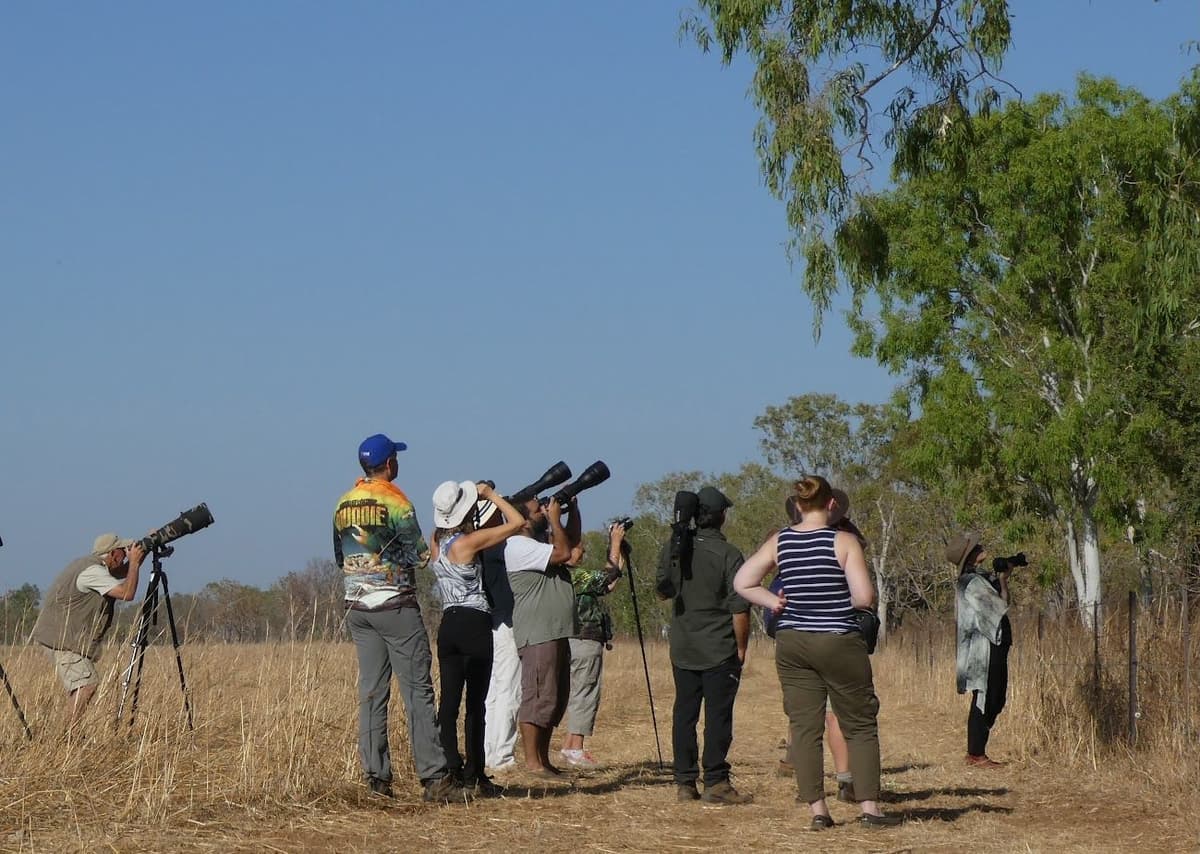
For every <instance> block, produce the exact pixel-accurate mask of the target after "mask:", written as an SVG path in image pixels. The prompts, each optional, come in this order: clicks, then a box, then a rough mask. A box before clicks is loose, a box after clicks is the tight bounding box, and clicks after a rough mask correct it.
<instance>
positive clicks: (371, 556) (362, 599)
mask: <svg viewBox="0 0 1200 854" xmlns="http://www.w3.org/2000/svg"><path fill="white" fill-rule="evenodd" d="M333 554H334V559H335V560H336V561H337V565H338V567H339V568H341V570H342V573H343V577H344V579H345V583H346V601H347V602H356V603H359V604H361V605H364V606H366V607H368V608H374V607H376V606H378V605H382V604H383V603H384V602H386V601H387V600H388V599H391V598H392V597H393V596H396V595H398V594H413V593H415V592H416V578H415V573H416V571H417V570H418V569H420V568H421V567H423V566H425V565H426V564H427V563H428V562H429V547H428V546H427V545H425V539H424V537H422V536H421V528H420V526H419V525H418V524H417V516H416V513H415V512H414V511H413V506H412V502H411V501H409V500H408V496H406V495H405V494H404V493H403V492H401V491H400V490H399V489H398V488H397V487H396V486H395V485H394V484H392V483H391V482H390V481H386V480H373V479H371V478H365V477H364V478H360V479H359V480H358V482H357V483H356V484H354V488H353V489H351V490H350V491H349V492H347V493H346V494H345V495H343V496H342V497H341V499H340V500H339V501H338V504H337V509H336V510H334V512H333Z"/></svg>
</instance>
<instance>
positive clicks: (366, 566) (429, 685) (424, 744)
mask: <svg viewBox="0 0 1200 854" xmlns="http://www.w3.org/2000/svg"><path fill="white" fill-rule="evenodd" d="M407 447H408V446H407V445H405V444H404V443H403V442H393V441H392V440H391V439H389V438H388V437H387V436H385V435H383V434H382V433H376V434H375V435H374V436H368V437H367V438H366V439H364V440H363V441H362V444H360V445H359V446H358V462H359V465H360V466H362V470H363V477H361V478H359V479H358V482H357V483H355V484H354V488H353V489H351V490H350V491H349V492H347V493H346V494H345V495H343V496H342V497H341V499H340V500H339V501H338V503H337V508H336V509H335V510H334V513H333V554H334V559H335V560H336V561H337V565H338V567H339V568H340V569H341V570H342V575H343V578H344V580H345V585H346V591H345V597H346V608H347V609H348V610H347V614H346V625H347V627H348V628H349V629H350V636H351V637H352V638H353V639H354V646H355V648H356V650H357V651H358V749H359V754H360V756H361V758H362V764H363V771H364V773H365V775H366V778H367V785H368V786H369V787H370V789H371V791H372V792H374V793H376V794H381V795H387V796H390V795H391V794H392V763H391V759H390V756H389V754H388V725H387V721H388V700H389V698H390V697H391V690H392V674H393V673H395V675H396V678H397V680H398V681H399V683H400V696H401V698H402V699H403V701H404V708H405V711H406V712H407V713H408V737H409V744H410V747H411V749H412V755H413V767H414V768H415V769H416V772H417V776H418V777H419V778H420V780H421V784H422V785H423V786H424V788H425V800H427V801H437V802H446V801H460V800H462V799H463V797H464V793H463V791H462V789H461V787H459V786H458V785H457V783H456V782H455V780H454V777H453V775H451V774H450V773H449V771H448V770H447V767H446V754H445V752H444V751H443V750H442V743H441V739H440V737H439V735H438V727H437V716H436V712H435V708H434V702H433V680H432V679H431V678H430V673H429V670H430V666H431V664H432V662H433V655H432V653H431V651H430V647H429V635H428V634H427V633H426V631H425V624H424V622H423V621H422V620H421V609H420V607H419V606H418V604H417V588H416V577H415V574H416V571H417V570H418V569H421V568H422V567H424V566H425V565H426V564H428V563H429V547H428V546H426V545H425V539H424V537H422V535H421V528H420V526H419V525H418V524H417V517H416V513H415V511H414V510H413V505H412V502H411V501H409V500H408V496H406V495H405V494H404V493H403V492H401V491H400V489H399V488H398V487H397V486H396V485H395V483H393V481H395V479H396V475H397V473H398V466H399V464H398V462H397V459H396V454H397V453H398V452H399V451H403V450H405V449H406V448H407Z"/></svg>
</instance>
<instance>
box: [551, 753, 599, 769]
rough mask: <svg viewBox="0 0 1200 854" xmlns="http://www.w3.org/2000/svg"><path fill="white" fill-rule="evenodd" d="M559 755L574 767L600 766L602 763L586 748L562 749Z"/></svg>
mask: <svg viewBox="0 0 1200 854" xmlns="http://www.w3.org/2000/svg"><path fill="white" fill-rule="evenodd" d="M558 753H559V755H560V756H561V757H562V758H563V760H564V761H565V762H566V763H567V764H568V765H570V766H571V767H572V768H599V767H600V763H599V762H597V761H596V759H595V757H594V756H592V754H590V753H588V752H587V751H586V750H560V751H558Z"/></svg>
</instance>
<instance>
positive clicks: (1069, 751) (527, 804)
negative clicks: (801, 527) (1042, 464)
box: [0, 632, 1200, 854]
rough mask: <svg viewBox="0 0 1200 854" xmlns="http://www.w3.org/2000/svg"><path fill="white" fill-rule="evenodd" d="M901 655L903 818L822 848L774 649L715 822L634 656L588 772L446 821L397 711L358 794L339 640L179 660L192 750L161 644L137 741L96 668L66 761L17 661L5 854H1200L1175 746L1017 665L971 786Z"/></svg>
mask: <svg viewBox="0 0 1200 854" xmlns="http://www.w3.org/2000/svg"><path fill="white" fill-rule="evenodd" d="M912 634H913V638H914V643H913V644H909V645H906V642H905V638H904V637H903V636H901V637H900V638H899V639H898V642H895V643H893V644H892V645H891V646H890V647H889V648H888V649H886V650H883V651H881V652H880V653H879V654H878V655H876V657H875V668H876V682H877V689H878V693H879V696H880V698H881V702H882V705H883V711H882V714H881V730H882V732H881V734H882V742H883V759H884V762H883V764H884V769H885V777H884V786H885V789H886V796H885V801H886V803H885V806H886V808H887V809H888V810H889V811H897V812H902V813H904V814H906V815H907V816H908V819H909V821H908V823H907V824H906V825H905V826H904V827H902V828H899V829H895V830H884V831H873V830H866V829H862V828H860V827H858V826H856V825H855V824H853V823H852V822H850V819H852V818H853V817H854V816H855V815H856V814H857V810H856V808H854V807H851V806H848V805H845V804H840V803H837V802H836V801H832V800H831V809H832V811H833V814H834V817H835V819H836V820H837V821H838V822H839V825H838V826H837V827H835V828H833V829H831V830H829V831H825V832H824V833H821V834H812V833H808V832H806V827H807V825H808V816H807V810H806V809H805V808H803V807H801V806H798V805H796V804H795V803H794V801H793V798H794V785H793V783H792V781H790V780H787V779H783V778H780V777H778V776H776V773H775V771H776V762H777V759H778V757H779V753H780V752H779V750H778V742H779V739H780V737H781V735H782V734H783V730H784V717H783V712H782V709H781V707H780V701H779V687H778V684H777V682H776V679H775V674H774V667H773V663H772V659H771V655H772V648H771V646H770V645H769V642H762V643H760V642H755V644H754V646H753V647H752V649H751V660H750V662H749V664H748V667H747V672H746V675H745V679H744V681H743V686H742V692H741V694H740V695H739V697H738V704H737V709H736V737H735V741H734V747H733V751H732V756H731V758H732V761H733V765H734V774H735V777H734V782H735V785H737V786H738V787H739V788H741V789H742V790H746V791H750V792H753V793H754V795H755V798H756V800H755V803H754V804H752V805H749V806H744V807H724V808H721V807H709V806H706V805H703V804H701V803H695V804H677V803H676V802H675V798H674V794H675V793H674V788H673V786H672V785H671V781H670V776H669V774H668V773H664V772H663V771H660V770H659V768H658V766H657V761H656V757H655V748H654V737H653V731H652V729H651V722H650V715H649V710H648V705H647V702H646V694H645V686H644V680H643V676H642V669H641V660H640V656H639V653H638V649H637V645H636V643H634V642H630V641H624V642H619V643H618V645H617V648H616V649H615V650H614V651H613V652H612V653H610V654H609V657H608V659H607V664H606V678H605V696H604V701H603V704H602V706H601V712H600V721H599V724H598V731H597V735H596V737H595V738H594V739H593V740H592V741H590V742H589V747H590V748H591V749H592V750H593V751H594V753H595V754H596V756H597V758H599V759H601V760H602V761H603V762H604V763H605V768H604V769H602V770H598V771H595V772H589V773H576V774H569V775H568V779H566V780H565V781H564V782H562V783H556V782H552V783H542V782H535V781H534V780H532V779H527V778H525V777H524V776H523V774H521V773H519V772H517V773H513V774H510V775H507V776H505V777H502V778H500V780H499V781H500V782H502V783H504V784H506V785H507V786H508V790H507V795H506V796H505V797H504V798H501V799H496V800H485V801H478V802H475V803H473V804H470V805H453V806H442V807H438V806H430V805H426V804H423V803H421V801H420V790H419V788H418V786H417V784H416V783H415V782H414V781H413V780H412V778H411V766H410V765H409V760H408V756H407V748H406V745H405V728H404V724H403V716H402V714H400V713H399V710H400V707H399V705H398V699H397V698H395V697H394V698H393V722H394V726H393V745H394V753H393V758H394V761H395V762H396V764H397V766H398V774H399V779H398V781H397V798H396V799H395V800H391V801H386V800H382V799H378V798H373V797H370V796H368V795H367V794H366V791H365V789H364V787H363V786H362V785H361V784H360V782H359V776H358V762H357V757H356V753H355V726H356V711H355V677H356V667H355V661H354V651H353V647H352V646H351V645H350V644H348V643H319V642H316V643H294V644H289V643H281V644H261V645H243V646H223V645H195V646H189V647H185V649H184V660H185V664H186V666H187V672H188V677H189V681H190V683H191V688H192V698H193V704H194V707H195V714H196V730H195V732H194V733H189V732H188V731H187V729H186V726H185V724H184V718H183V715H182V707H181V701H180V694H179V689H178V682H177V678H176V675H175V670H174V657H173V655H172V654H171V650H170V648H169V647H166V648H162V647H159V648H153V649H151V651H150V653H149V655H148V657H147V670H146V674H145V681H144V687H143V691H142V699H141V709H140V713H139V716H138V719H137V722H136V724H135V726H133V727H132V728H120V729H118V728H117V727H116V726H115V725H114V721H113V718H114V714H115V710H116V704H117V695H118V693H119V678H118V675H117V673H116V672H115V671H116V669H117V667H118V666H120V665H121V664H123V659H124V657H125V656H124V654H123V653H121V652H120V651H119V650H118V649H110V650H108V651H107V657H106V659H105V660H104V662H103V663H104V664H105V665H106V667H107V669H108V671H109V679H108V681H107V682H106V683H105V687H104V690H103V692H102V693H101V694H100V695H98V697H97V701H96V703H95V705H94V707H93V708H92V709H91V711H90V713H89V722H90V725H91V730H90V732H89V733H88V734H86V735H85V736H83V737H82V738H81V739H80V740H79V741H76V742H73V743H68V742H66V741H64V740H63V739H62V738H60V737H56V736H55V733H56V732H57V731H59V730H60V729H61V721H62V718H61V714H62V713H61V708H60V701H61V697H60V694H59V692H58V686H57V684H56V683H54V681H53V679H52V675H51V672H50V668H49V666H48V663H47V662H46V660H45V659H44V658H43V657H42V656H41V654H40V653H39V651H37V650H34V649H30V648H8V649H5V650H3V651H2V654H3V656H4V657H3V661H2V663H3V664H4V666H5V668H6V669H7V670H8V672H9V674H10V677H11V678H12V680H13V683H14V686H15V687H16V689H17V691H18V692H19V696H20V698H21V701H22V703H23V705H24V706H25V708H26V710H27V714H28V716H29V720H30V723H31V725H32V726H33V728H34V731H35V734H36V739H35V741H34V742H32V743H29V744H27V743H26V742H25V741H24V738H23V736H22V733H21V730H20V727H19V724H18V722H17V719H16V716H15V714H13V713H12V711H11V709H10V708H9V707H8V706H7V700H4V701H3V702H4V704H5V705H4V706H3V707H0V744H2V746H3V756H4V760H3V766H2V767H0V849H2V850H4V851H55V852H62V851H89V852H91V851H122V852H123V851H187V852H209V851H212V852H218V851H219V852H234V851H255V852H258V851H285V852H291V851H346V852H355V851H393V850H409V851H412V850H427V851H442V850H453V851H489V852H496V851H521V850H537V851H547V852H557V851H571V852H589V851H599V852H615V851H709V850H713V851H716V850H730V849H741V850H745V851H767V850H771V849H775V848H783V849H785V850H792V849H801V848H803V849H808V850H818V851H887V852H899V851H947V852H956V851H971V852H980V853H981V854H982V852H1017V851H1021V852H1027V851H1114V852H1116V851H1121V852H1125V851H1131V850H1137V851H1140V852H1151V851H1194V850H1197V848H1198V845H1197V842H1198V839H1200V837H1198V831H1200V822H1197V820H1196V817H1195V815H1196V811H1197V806H1198V803H1197V802H1198V798H1197V795H1196V794H1195V788H1194V787H1195V785H1196V782H1197V780H1198V779H1200V772H1198V769H1197V767H1196V763H1197V756H1198V755H1200V754H1198V753H1197V752H1196V751H1195V750H1194V749H1190V745H1183V744H1180V745H1178V749H1173V748H1172V747H1171V743H1170V741H1169V740H1168V741H1164V742H1163V743H1161V744H1157V743H1154V744H1151V745H1150V746H1149V747H1147V748H1146V749H1145V750H1144V751H1141V752H1138V753H1136V754H1133V755H1130V754H1128V753H1123V752H1122V750H1121V749H1119V748H1109V749H1104V748H1102V747H1101V746H1099V745H1098V744H1097V743H1096V734H1095V727H1094V726H1092V725H1088V724H1080V723H1079V721H1078V720H1076V719H1072V716H1073V715H1074V714H1075V712H1074V711H1073V710H1072V706H1071V704H1070V703H1069V702H1060V700H1061V699H1062V698H1061V697H1059V698H1058V699H1055V691H1056V690H1059V689H1056V688H1055V685H1054V684H1053V681H1052V680H1051V681H1050V682H1047V679H1046V674H1047V673H1048V672H1053V671H1054V667H1053V664H1052V663H1051V664H1048V663H1047V660H1046V659H1045V658H1043V657H1036V656H1033V655H1030V654H1024V655H1021V656H1018V657H1017V658H1016V659H1015V660H1014V667H1013V683H1014V684H1013V690H1012V693H1011V699H1010V707H1009V709H1008V710H1007V711H1006V712H1005V714H1004V715H1003V716H1002V717H1001V719H1000V723H999V724H998V726H997V729H996V732H995V734H994V736H993V743H992V749H990V751H989V752H990V753H992V754H993V756H995V757H997V758H1000V759H1005V760H1009V761H1010V764H1009V765H1008V766H1006V767H1005V768H1003V769H1000V770H995V771H985V770H980V769H968V768H966V767H964V765H963V761H962V758H963V753H964V738H965V736H964V721H965V716H966V708H967V704H966V700H965V698H962V697H959V696H957V695H956V694H955V693H954V687H953V663H952V659H951V658H950V657H949V654H950V650H949V647H948V645H944V644H936V643H935V644H933V645H932V646H931V647H929V648H927V649H926V650H925V651H922V648H921V647H920V645H919V643H918V641H919V640H920V638H919V633H918V632H913V633H912ZM930 637H932V635H931V636H930ZM914 644H915V645H914ZM927 646H928V645H927ZM929 649H932V654H930V653H929ZM649 655H650V666H651V672H652V677H653V685H654V692H655V699H656V705H657V711H658V724H659V730H660V733H661V736H662V740H663V750H664V758H665V759H666V761H667V762H668V763H669V762H670V750H669V745H670V742H669V739H670V708H671V700H672V688H671V679H670V670H669V666H668V657H667V653H666V649H665V647H664V646H662V645H659V644H655V645H654V646H653V647H652V648H651V649H650V650H649ZM1060 693H1063V694H1064V696H1065V693H1066V689H1065V688H1063V689H1062V690H1061V691H1060ZM1048 697H1049V698H1050V700H1048V699H1047V698H1048ZM1051 701H1053V702H1051ZM556 746H557V745H556ZM1172 754H1173V755H1172ZM829 788H830V791H832V790H833V783H832V781H830V783H829Z"/></svg>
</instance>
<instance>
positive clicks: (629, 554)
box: [621, 540, 663, 771]
mask: <svg viewBox="0 0 1200 854" xmlns="http://www.w3.org/2000/svg"><path fill="white" fill-rule="evenodd" d="M621 551H622V552H624V554H625V564H626V566H627V567H628V568H629V598H630V601H632V602H633V622H634V624H635V625H636V626H637V635H638V646H639V647H641V649H642V671H643V672H644V673H645V674H646V696H647V697H649V698H650V723H652V724H653V725H654V746H655V747H656V748H657V749H658V770H659V771H661V770H662V769H663V756H662V743H661V742H660V741H659V740H658V718H657V717H656V716H655V714H654V691H652V690H651V688H650V665H648V664H647V663H646V641H645V639H644V638H643V637H642V616H641V614H640V613H638V603H637V583H636V579H635V578H634V574H633V570H634V567H633V547H632V546H630V545H629V541H628V540H622V541H621Z"/></svg>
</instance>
